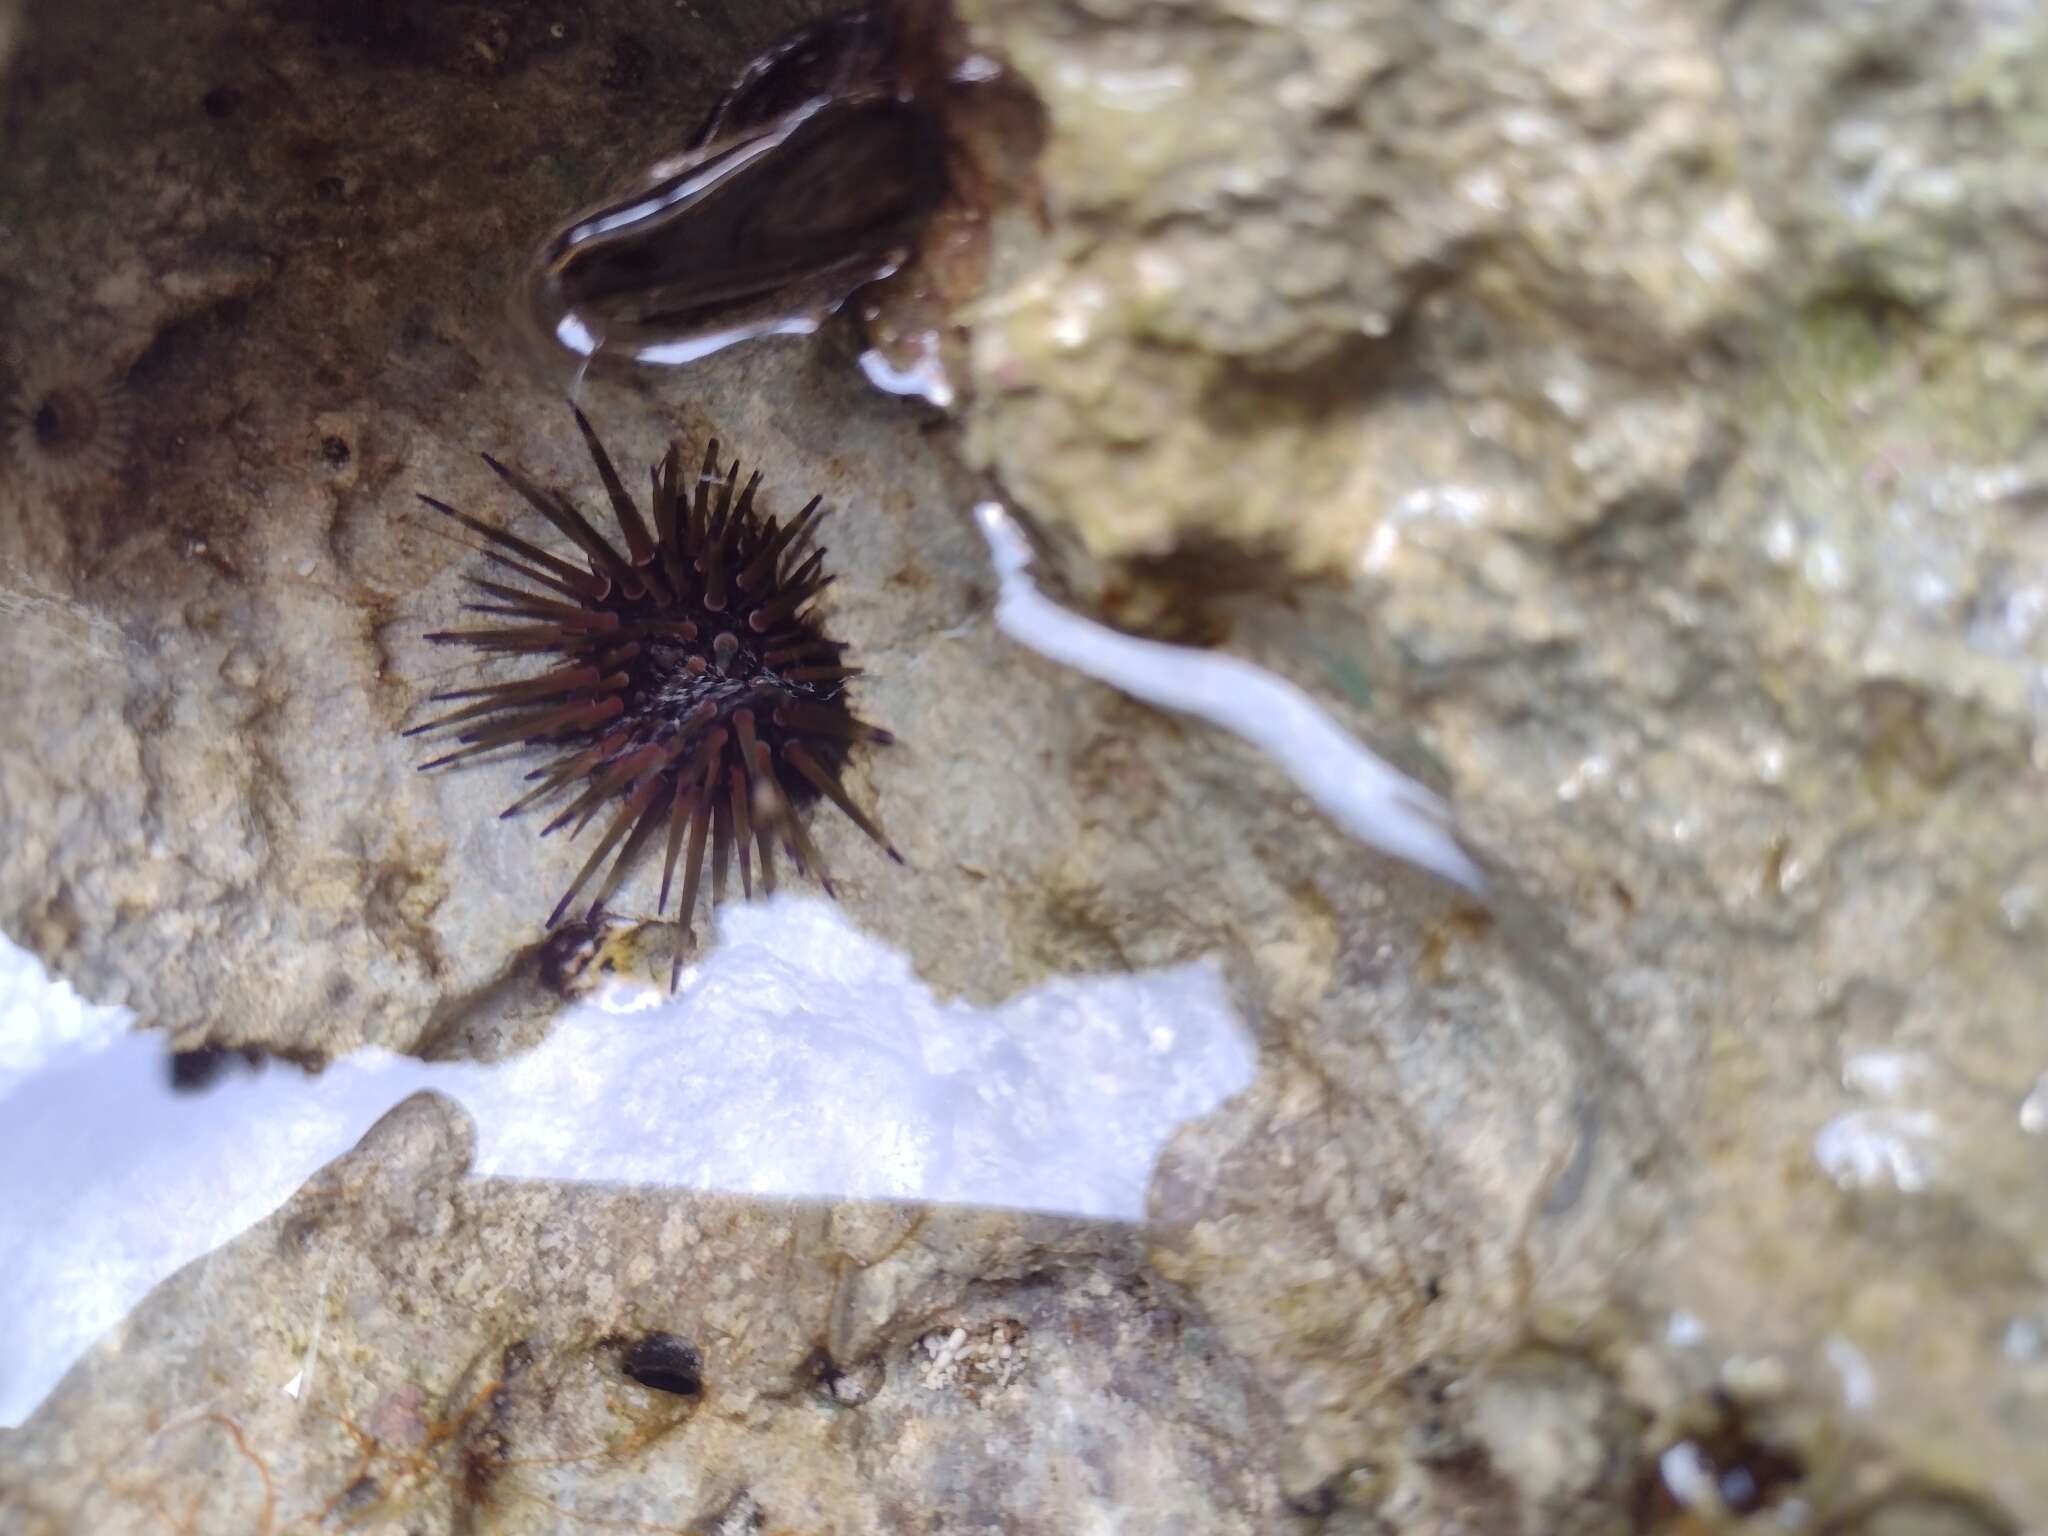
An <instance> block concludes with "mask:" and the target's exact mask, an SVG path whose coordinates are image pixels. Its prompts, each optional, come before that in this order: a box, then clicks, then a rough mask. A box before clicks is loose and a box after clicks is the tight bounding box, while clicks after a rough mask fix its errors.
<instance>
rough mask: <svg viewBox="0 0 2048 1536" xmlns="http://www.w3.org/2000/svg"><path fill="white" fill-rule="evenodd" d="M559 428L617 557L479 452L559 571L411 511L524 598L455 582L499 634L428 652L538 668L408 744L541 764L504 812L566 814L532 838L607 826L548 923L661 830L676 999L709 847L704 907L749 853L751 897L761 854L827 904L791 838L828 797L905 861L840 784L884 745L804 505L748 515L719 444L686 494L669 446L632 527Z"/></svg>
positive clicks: (513, 545)
mask: <svg viewBox="0 0 2048 1536" xmlns="http://www.w3.org/2000/svg"><path fill="white" fill-rule="evenodd" d="M575 414H576V425H577V427H578V428H579V429H580V430H581V431H582V434H583V439H584V442H585V443H586V445H587V446H588V447H589V449H590V456H591V459H592V461H593V462H594V463H595V465H596V467H597V474H598V479H599V480H600V481H601V482H603V485H604V489H605V494H606V497H607V498H608V500H609V501H610V503H611V507H612V511H613V513H614V515H615V516H616V518H617V521H618V525H619V536H620V538H621V540H622V541H623V544H624V548H623V549H620V548H619V547H617V546H616V545H614V544H613V543H612V541H611V540H610V539H609V538H607V537H606V536H605V535H604V534H603V533H601V532H600V531H599V530H598V528H597V525H596V524H595V523H593V522H592V521H591V520H590V519H589V518H587V517H585V516H584V515H583V513H582V512H580V511H579V510H578V509H577V508H576V506H575V505H574V504H573V503H572V502H570V501H569V500H568V498H566V497H564V496H562V495H561V494H560V493H558V492H554V491H551V490H548V489H546V488H544V487H542V486H541V485H539V484H537V483H536V482H534V481H533V480H531V479H529V478H528V477H527V476H525V475H523V474H521V473H520V472H519V471H518V470H516V469H513V468H511V467H510V466H508V465H506V464H502V463H500V462H499V461H498V460H496V459H494V458H492V457H491V456H490V455H489V454H486V455H484V462H485V463H487V464H489V465H490V467H491V468H492V470H494V471H495V472H496V473H497V474H498V476H499V477H500V478H501V479H502V480H504V481H505V483H506V484H507V485H509V486H511V487H512V489H513V490H515V491H517V492H518V493H519V495H520V496H521V497H523V498H524V499H525V501H526V502H527V504H528V505H530V506H531V507H532V508H533V509H534V510H535V511H537V512H539V513H540V514H541V516H542V517H544V518H546V519H547V521H548V522H549V523H550V524H552V525H553V526H554V527H555V528H556V529H557V530H558V531H559V532H560V533H561V534H562V535H563V536H564V537H566V538H567V539H568V540H569V541H570V542H571V544H573V545H574V546H575V554H574V556H573V557H571V558H564V557H563V556H562V555H557V554H552V553H549V552H548V551H547V550H544V549H542V548H540V547H539V546H538V545H536V544H533V543H531V542H529V541H527V540H525V539H522V538H520V537H518V536H517V535H515V534H512V533H509V532H507V531H506V530H504V529H501V528H495V527H492V526H491V525H490V524H489V523H486V522H483V521H482V520H480V519H478V518H475V517H472V516H470V515H469V514H468V513H466V512H461V511H458V510H457V509H456V508H454V507H452V506H450V505H448V504H447V503H446V502H444V501H440V500H438V499H436V498H434V497H431V496H422V497H421V498H420V499H421V500H422V501H423V502H425V503H426V504H427V505H428V506H429V507H431V508H433V509H434V511H436V512H438V513H440V514H441V515H442V516H444V517H447V518H450V519H452V520H454V521H455V522H457V523H459V524H461V525H462V526H463V527H464V528H467V529H468V530H469V531H470V532H472V533H474V534H477V535H479V536H480V537H482V538H483V539H484V540H486V541H487V545H488V547H486V548H485V549H483V550H482V551H481V553H482V554H483V556H484V558H485V559H487V560H489V561H490V562H491V563H492V564H493V565H495V566H497V567H499V568H500V569H501V570H503V571H505V572H507V573H509V574H510V575H512V576H515V577H517V578H518V579H519V580H520V581H522V582H524V583H526V585H525V586H523V587H522V586H510V585H506V584H504V583H502V582H498V581H490V580H485V579H484V578H482V577H477V576H472V577H469V578H467V579H468V581H469V583H470V584H471V585H472V586H474V587H475V588H477V589H478V590H479V591H480V592H481V593H482V594H483V595H484V596H485V597H486V598H488V599H490V600H489V601H487V602H476V603H469V604H466V605H465V607H466V608H467V610H468V611H470V612H473V613H478V614H482V615H486V616H488V617H490V618H491V619H492V620H494V621H499V622H493V623H490V624H486V625H483V626H481V627H478V628H474V629H458V630H442V631H438V632H436V633H434V634H430V635H428V636H427V639H429V640H431V641H433V642H435V643H437V644H442V645H459V646H465V647H468V648H469V649H472V650H474V651H477V652H479V653H481V654H482V655H483V656H485V657H496V656H505V657H525V658H531V659H533V660H536V661H545V662H548V663H550V665H549V666H548V667H547V668H546V669H545V670H542V671H540V672H538V673H535V674H533V675H530V676H524V677H518V678H514V679H510V680H506V681H498V682H492V683H487V684H481V685H479V686H476V687H472V688H460V689H455V690H452V691H448V692H442V693H436V694H434V695H433V696H432V697H433V698H434V699H435V700H436V701H439V702H444V703H459V704H460V705H461V707H460V708H458V709H455V710H452V711H450V712H449V713H447V714H445V715H442V716H440V717H439V718H437V719H434V720H430V721H427V722H426V723H425V724H423V725H417V726H414V727H413V728H412V729H411V730H410V731H408V732H407V733H406V734H407V735H417V734H420V733H422V732H428V731H448V732H452V733H453V735H454V739H455V743H456V744H455V746H454V747H453V748H452V750H450V751H447V752H444V753H442V754H441V755H440V756H438V757H436V758H434V759H433V760H432V761H430V762H427V763H423V764H421V767H422V768H441V767H446V766H448V765H450V764H454V763H458V762H462V761H464V760H466V759H469V758H472V757H476V756H478V755H480V754H483V753H488V752H492V751H496V750H498V749H501V748H509V749H519V748H524V749H532V750H540V751H544V752H550V753H552V754H553V756H552V757H551V759H550V760H549V761H547V762H545V763H543V764H542V765H541V766H540V767H538V768H535V769H534V770H533V771H532V772H530V773H528V774H527V778H528V780H530V781H531V782H532V784H533V787H532V788H531V789H529V790H528V791H527V792H526V793H525V794H523V795H521V796H520V797H519V799H517V800H515V801H514V802H513V803H512V804H511V805H510V806H508V807H507V808H506V809H505V811H504V812H503V814H504V815H505V816H515V815H517V814H519V813H520V812H522V811H525V810H529V809H532V808H535V807H538V806H541V805H545V804H548V803H550V802H557V801H559V802H563V803H561V804H560V806H559V809H557V810H556V811H555V813H554V815H553V817H552V818H551V819H550V820H549V821H548V823H547V824H546V825H545V826H544V827H542V829H541V832H542V835H543V836H545V835H547V834H548V833H551V832H554V831H556V830H558V829H560V828H562V827H569V828H570V829H571V834H570V835H571V836H575V835H576V834H578V833H581V832H582V831H583V830H585V829H586V828H587V827H589V826H590V824H591V823H592V822H594V821H597V820H599V819H600V818H604V819H605V825H604V831H603V833H602V835H601V836H600V837H599V838H598V840H597V843H596V844H595V846H594V847H593V848H592V849H591V852H590V856H589V857H588V858H587V859H586V860H585V861H584V863H583V866H582V868H581V869H580V870H579V871H578V872H577V875H576V878H575V879H574V880H573V881H571V882H570V885H569V889H568V890H567V891H566V892H565V893H564V894H563V896H562V899H561V900H560V901H559V902H558V903H557V904H556V906H555V909H554V911H553V913H552V914H550V916H549V918H548V926H549V927H550V928H552V927H554V926H555V925H556V924H557V923H559V922H560V921H561V920H562V917H563V915H564V914H565V913H566V912H567V911H568V910H569V907H570V904H571V903H572V902H574V901H575V900H576V898H577V895H578V893H579V892H581V891H582V890H583V889H584V888H585V887H586V886H588V885H589V884H590V882H591V880H592V878H593V877H594V876H596V874H597V872H598V870H599V869H600V868H602V867H603V866H604V864H605V861H606V860H607V859H608V858H610V859H612V864H611V868H610V869H609V871H608V872H607V873H606V874H605V876H604V878H603V879H602V880H601V881H600V882H599V884H598V888H597V892H596V894H595V896H594V897H593V899H592V902H591V910H592V911H597V910H599V909H601V908H602V907H603V906H604V905H605V903H606V902H607V901H609V900H610V899H611V897H612V895H613V894H614V893H615V892H616V891H617V890H618V888H619V885H620V883H621V882H622V881H623V880H624V879H625V877H626V874H627V872H628V870H629V869H630V868H631V866H632V865H633V863H634V861H635V859H636V858H637V856H638V855H639V854H640V853H641V852H642V851H643V850H644V849H645V848H646V847H647V846H648V845H649V844H650V843H651V842H653V841H654V840H655V839H656V838H658V837H663V836H664V834H665V852H664V857H663V862H662V874H661V895H660V899H659V901H658V903H657V908H656V910H657V912H659V911H661V910H664V909H666V907H667V906H668V896H669V890H670V888H671V885H672V884H673V880H674V876H675V872H676V866H677V864H678V862H680V863H681V864H682V867H683V882H682V896H681V903H680V908H679V912H678V921H679V928H678V938H677V945H676V960H675V969H674V971H673V972H672V973H671V978H670V981H671V985H673V984H674V981H675V979H676V977H677V976H678V975H679V974H680V972H681V968H682V962H683V958H684V955H685V953H686V950H687V947H688V944H689V942H690V934H691V923H692V919H693V915H694V912H695V908H696V904H697V894H698V891H699V889H700V886H701V882H702V876H703V869H704V856H705V852H706V850H707V847H708V849H709V851H710V854H711V886H712V892H711V899H712V902H713V903H714V904H715V903H716V902H717V901H718V900H720V899H721V898H722V897H723V895H724V892H725V884H726V876H727V870H728V867H729V865H730V864H731V863H732V862H734V861H735V858H736V860H737V863H738V864H739V871H740V882H741V885H742V887H743V888H744V889H745V890H746V892H747V894H749V895H751V894H752V892H753V868H752V866H753V857H754V854H755V852H757V851H758V854H759V858H760V873H761V879H762V883H763V885H764V886H765V887H766V888H767V889H769V890H773V889H774V879H775V875H774V844H775V843H777V842H780V843H781V844H782V847H783V850H784V852H785V853H786V854H787V856H788V857H789V859H790V861H791V862H792V863H793V864H794V866H795V867H796V869H797V871H798V872H799V873H800V874H801V873H810V874H814V875H815V876H816V877H817V879H818V880H819V882H820V883H821V884H822V885H823V886H824V887H825V890H826V892H827V893H828V894H830V892H831V890H832V883H831V880H830V877H829V876H828V875H827V874H826V871H825V867H824V865H823V863H822V862H821V861H820V860H819V858H818V853H817V849H816V847H815V846H814V845H813V844H812V842H811V839H810V836H809V834H808V833H807V831H806V830H805V827H804V814H805V812H806V811H807V810H808V808H809V807H810V806H811V805H812V804H813V803H814V802H816V801H817V800H819V799H820V798H823V799H827V800H830V801H831V802H832V803H833V804H834V805H836V806H837V807H838V808H839V809H840V810H841V811H843V812H845V814H846V815H847V816H848V817H849V818H851V819H852V821H853V823H854V824H855V825H856V826H858V827H859V828H860V829H861V831H863V832H865V833H866V834H867V835H868V836H869V837H870V838H872V839H873V840H874V841H875V842H876V843H877V844H879V845H880V846H881V848H882V849H883V850H884V851H885V852H886V853H888V855H889V856H890V857H891V858H893V859H895V860H896V861H897V862H898V863H901V862H902V856H901V855H900V854H898V853H897V852H896V850H895V848H894V847H893V846H891V845H890V843H889V840H888V838H887V837H886V836H884V835H883V832H882V829H881V827H880V826H879V825H878V824H877V822H876V821H875V819H874V817H873V816H871V815H870V814H869V813H868V812H867V811H865V810H863V809H862V808H861V807H860V806H859V805H858V804H856V803H855V802H854V800H853V799H852V797H851V796H850V795H848V793H847V791H846V787H845V784H844V783H843V781H842V773H843V771H844V769H845V766H846V761H847V757H848V755H849V753H850V752H851V750H852V749H853V747H854V746H856V745H857V744H859V743H862V742H876V743H886V742H888V741H890V740H892V739H893V738H892V737H891V736H890V735H889V733H888V732H887V731H885V730H882V729H881V728H880V727H879V726H875V725H870V724H869V723H867V722H866V721H864V720H861V719H859V718H857V717H856V716H855V715H854V713H853V711H852V709H851V708H850V707H849V703H848V700H847V697H846V685H847V683H848V681H849V680H850V679H852V678H853V677H856V676H858V675H859V671H860V669H859V668H857V667H853V666H849V665H848V664H847V660H846V651H847V646H846V645H845V643H844V642H842V641H838V640H834V639H831V638H829V637H828V636H827V635H826V634H825V632H824V629H823V627H822V625H821V624H820V622H819V620H818V618H817V616H816V614H815V612H813V611H812V610H811V609H810V607H809V604H810V602H811V600H812V599H813V598H815V597H816V596H817V595H818V594H819V593H820V592H822V591H823V590H824V589H825V588H826V587H827V586H829V585H830V584H831V582H832V579H833V578H832V577H831V576H829V575H827V574H825V572H824V554H825V552H824V550H823V549H822V548H818V549H811V548H809V545H810V542H811V539H812V537H813V535H814V534H815V532H816V529H817V519H818V509H819V500H820V499H819V498H818V497H815V496H814V497H812V498H811V500H810V501H809V502H807V503H806V504H805V505H804V507H803V509H802V510H801V511H799V512H798V513H797V514H796V515H795V516H794V517H792V518H790V519H789V521H788V522H787V523H781V522H778V520H777V519H775V518H773V517H769V516H765V515H763V513H762V512H761V511H760V510H759V509H758V507H757V506H756V504H755V493H756V491H757V489H758V487H759V485H760V480H761V476H760V474H759V473H758V472H757V473H755V474H754V475H753V476H752V477H751V478H750V479H748V481H747V482H746V484H745V485H744V486H741V485H740V483H739V463H738V461H737V460H735V461H734V462H733V463H732V465H731V466H730V467H729V468H727V469H725V470H724V471H722V472H721V470H720V468H719V464H718V444H717V443H716V442H715V441H714V442H713V443H712V444H711V445H710V448H709V450H708V451H707V452H706V454H705V456H704V464H703V468H702V469H701V470H700V471H699V472H698V474H697V476H696V479H695V483H694V485H693V486H687V487H686V486H684V485H682V484H681V483H680V475H681V453H682V450H681V447H680V445H678V444H674V443H672V444H670V446H669V451H668V454H667V456H666V457H665V458H663V459H662V461H661V462H660V463H659V464H657V465H654V466H653V467H652V468H651V470H650V472H649V475H650V480H651V482H652V484H651V497H650V502H649V513H648V514H643V513H642V511H641V509H640V506H639V504H638V503H637V502H636V501H635V500H634V498H633V496H632V495H631V493H630V492H628V491H627V489H626V487H625V485H624V483H623V482H622V481H621V480H620V478H619V475H618V472H617V470H616V469H614V468H613V465H612V461H611V457H610V455H608V454H607V453H606V452H605V449H604V445H603V444H602V443H601V442H600V441H599V440H598V437H597V434H596V432H594V431H593V430H592V429H591V426H590V423H589V421H588V420H586V419H585V417H584V415H583V413H582V412H581V411H577V412H576V413H575ZM614 855H616V857H614Z"/></svg>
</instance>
